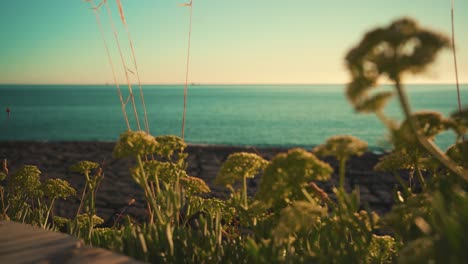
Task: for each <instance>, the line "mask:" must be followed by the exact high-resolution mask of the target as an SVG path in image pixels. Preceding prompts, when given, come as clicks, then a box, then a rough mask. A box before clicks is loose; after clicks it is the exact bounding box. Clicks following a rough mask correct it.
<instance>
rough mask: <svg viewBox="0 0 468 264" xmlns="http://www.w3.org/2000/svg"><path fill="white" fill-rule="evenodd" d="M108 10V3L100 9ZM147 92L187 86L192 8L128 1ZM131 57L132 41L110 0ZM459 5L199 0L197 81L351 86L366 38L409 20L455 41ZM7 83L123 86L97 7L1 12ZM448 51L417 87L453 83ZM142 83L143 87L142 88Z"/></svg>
mask: <svg viewBox="0 0 468 264" xmlns="http://www.w3.org/2000/svg"><path fill="white" fill-rule="evenodd" d="M95 2H96V3H98V2H99V1H97V0H96V1H95ZM122 3H123V7H124V10H125V16H126V20H127V23H128V27H129V31H130V32H131V36H132V40H133V43H134V46H135V51H136V58H137V61H138V68H139V73H140V76H141V80H142V82H143V83H145V84H179V83H183V82H184V80H185V63H186V55H187V42H188V27H189V9H188V8H187V7H181V6H178V5H177V4H180V3H183V0H122ZM109 5H110V8H111V10H112V12H113V13H112V14H113V15H112V19H113V21H114V23H115V24H116V25H117V33H118V36H119V40H120V44H121V46H122V52H123V54H124V58H125V60H127V61H128V63H127V64H128V65H129V68H131V69H132V70H133V71H134V68H133V67H132V65H133V64H132V62H131V57H130V54H131V53H130V49H129V43H128V38H127V35H126V31H125V30H124V27H122V23H120V20H119V15H118V9H117V7H116V4H115V1H114V0H109ZM450 6H451V1H450V0H437V1H436V0H411V1H409V0H391V1H389V0H327V1H316V0H232V1H227V0H193V29H192V42H191V57H190V58H191V63H190V69H191V70H190V75H189V82H193V83H203V84H257V83H259V84H260V83H266V84H283V83H288V84H311V83H346V82H348V81H349V74H348V72H347V71H346V68H345V66H344V56H345V55H346V53H347V51H348V50H349V49H350V48H352V47H353V46H354V45H356V44H357V43H358V42H359V41H360V39H361V38H362V36H363V34H364V33H365V32H366V31H368V30H371V29H374V28H375V27H379V26H387V25H388V24H390V23H391V21H392V20H395V19H397V18H401V17H404V16H407V17H412V18H414V19H416V20H417V21H418V22H419V23H420V24H421V25H422V26H424V27H427V28H431V29H434V30H437V31H441V32H444V33H446V34H447V35H448V36H450V34H451V22H450V21H451V17H450ZM467 12H468V1H460V0H459V1H455V22H456V24H455V30H456V37H457V39H456V45H457V53H458V54H457V55H458V67H459V77H460V81H461V82H463V83H468V31H467V27H466V25H468V16H467V15H466V14H467ZM99 14H100V17H101V20H102V25H103V28H104V32H105V39H106V40H107V42H108V43H109V47H110V50H111V56H112V59H113V61H114V64H115V67H116V70H117V75H118V81H119V82H122V83H123V82H125V79H124V74H123V73H124V71H123V70H122V66H121V64H119V62H120V57H119V55H118V51H117V48H116V42H115V41H114V39H113V34H112V33H113V31H112V29H111V27H110V24H109V19H108V17H107V13H106V12H105V9H103V8H101V10H100V12H99ZM0 36H1V39H0V83H3V84H105V83H113V78H112V72H111V68H110V66H109V63H108V59H107V56H106V51H105V48H104V45H103V41H102V38H101V35H100V33H99V29H98V26H97V23H96V20H95V17H94V13H93V10H92V9H90V8H89V3H86V2H83V1H81V0H42V1H36V0H4V1H2V3H1V4H0ZM452 56H453V55H452V53H451V51H450V50H445V51H443V52H442V53H441V54H440V56H439V58H438V60H437V63H435V64H434V65H433V66H432V67H431V68H430V69H429V71H428V72H427V73H424V74H422V75H418V76H414V77H408V78H407V79H406V81H407V82H409V83H453V82H454V80H455V73H454V66H453V57H452ZM134 81H135V80H134V79H133V82H134Z"/></svg>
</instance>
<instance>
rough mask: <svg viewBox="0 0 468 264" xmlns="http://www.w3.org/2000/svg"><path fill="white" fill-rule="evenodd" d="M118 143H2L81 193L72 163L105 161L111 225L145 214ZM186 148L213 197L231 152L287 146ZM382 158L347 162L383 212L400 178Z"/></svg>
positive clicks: (67, 206) (100, 206)
mask: <svg viewBox="0 0 468 264" xmlns="http://www.w3.org/2000/svg"><path fill="white" fill-rule="evenodd" d="M114 145H115V143H114V142H0V159H7V160H8V167H9V170H10V172H13V171H15V170H16V169H18V168H19V167H20V166H22V165H35V166H37V167H38V168H39V169H40V170H41V171H42V176H41V177H42V179H48V178H61V179H65V180H67V181H69V182H70V183H71V185H72V186H73V187H74V188H75V189H76V190H77V193H81V192H82V190H83V188H84V183H85V180H84V177H83V176H81V175H79V174H77V173H74V172H71V171H70V170H69V168H70V166H72V165H73V164H75V163H76V162H78V161H82V160H89V161H94V162H97V163H100V164H102V166H103V171H104V176H105V177H104V180H103V181H102V184H101V186H100V188H99V190H98V193H97V201H96V205H97V211H98V215H100V216H101V217H103V218H104V219H105V221H106V222H107V224H112V222H113V219H114V218H115V216H116V215H117V214H119V213H120V212H121V211H122V210H125V213H127V214H130V215H132V216H135V217H137V218H143V217H144V215H145V203H144V198H143V192H142V191H141V190H140V188H139V187H138V185H136V183H134V182H133V180H132V179H131V177H130V173H129V168H131V167H133V166H134V162H133V161H132V160H131V159H114V158H112V150H113V148H114ZM186 151H187V153H188V154H189V156H188V164H189V166H188V170H187V172H188V174H189V175H191V176H197V177H200V178H202V179H203V180H205V181H206V182H207V183H208V185H209V186H210V187H211V189H212V195H213V196H216V197H226V196H227V195H228V193H227V190H226V189H224V188H222V187H219V186H215V185H213V180H214V179H215V177H216V174H217V173H218V171H219V168H220V166H221V164H222V163H223V162H224V161H225V160H226V158H227V157H228V155H229V154H231V153H234V152H241V151H244V152H253V153H257V154H259V155H261V156H263V157H264V158H266V159H268V160H270V159H271V158H272V157H274V156H275V155H276V154H278V153H280V152H285V151H287V149H284V148H253V147H233V146H199V145H191V146H189V147H188V148H187V150H186ZM380 157H381V155H377V154H374V153H370V152H369V153H366V154H364V155H363V156H361V157H354V158H352V159H351V160H350V161H348V163H347V170H346V174H347V175H346V187H347V188H349V189H351V188H354V187H356V186H359V190H360V194H361V203H362V206H363V208H365V207H367V206H368V207H369V208H370V209H372V210H374V211H376V212H378V213H380V214H383V213H385V212H387V211H388V210H389V209H390V208H391V206H392V204H393V198H392V197H393V194H392V193H393V189H394V187H395V186H396V185H397V181H396V179H395V177H394V176H393V175H391V174H386V173H378V172H374V171H373V167H374V165H375V164H376V163H377V162H378V160H379V158H380ZM325 160H326V161H327V162H329V163H330V164H331V165H332V166H333V167H334V169H335V171H338V168H337V166H338V164H337V162H336V160H334V159H332V158H330V159H325ZM259 183H260V178H256V179H252V180H250V181H249V183H248V184H249V192H250V194H251V195H253V194H254V193H255V190H256V188H257V186H258V184H259ZM337 183H338V175H337V173H334V174H333V176H332V180H331V181H330V182H326V183H319V184H318V185H319V186H320V187H321V188H323V189H324V190H325V191H326V192H328V193H329V194H330V193H331V192H332V191H331V190H332V188H333V186H336V185H337ZM78 196H80V195H78ZM131 199H135V200H136V202H135V203H134V204H132V205H131V206H128V207H127V204H128V202H129V201H130V200H131ZM79 202H80V200H79V197H75V198H72V199H68V200H67V201H61V202H58V203H57V206H56V208H55V211H54V213H55V214H56V215H60V216H66V217H72V216H74V215H75V214H76V211H77V208H78V204H79Z"/></svg>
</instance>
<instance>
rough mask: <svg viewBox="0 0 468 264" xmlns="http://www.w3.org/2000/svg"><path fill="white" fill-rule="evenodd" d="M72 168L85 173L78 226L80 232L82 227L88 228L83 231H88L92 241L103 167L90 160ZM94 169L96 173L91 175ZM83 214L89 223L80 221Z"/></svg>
mask: <svg viewBox="0 0 468 264" xmlns="http://www.w3.org/2000/svg"><path fill="white" fill-rule="evenodd" d="M70 170H72V171H74V172H78V173H80V174H82V175H84V176H85V179H86V185H85V188H84V189H83V193H82V196H81V203H80V206H79V207H78V211H77V213H76V218H77V219H76V221H78V224H77V226H78V227H79V228H80V232H82V231H81V230H82V229H85V230H86V231H85V232H82V233H86V237H85V239H86V241H91V236H92V233H93V228H94V226H95V225H96V223H95V222H94V221H95V219H96V217H97V211H96V193H97V190H98V187H99V185H100V183H101V181H102V179H103V178H104V174H103V172H102V169H101V168H99V164H97V163H95V162H90V161H81V162H78V163H77V164H75V165H73V166H72V167H71V168H70ZM93 171H95V173H94V175H91V173H92V172H93ZM82 205H84V212H85V213H84V214H80V212H81V209H82ZM83 216H87V221H88V224H87V225H83V224H81V223H80V222H81V221H82V220H79V219H81V218H83ZM77 236H78V235H77Z"/></svg>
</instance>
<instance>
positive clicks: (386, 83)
mask: <svg viewBox="0 0 468 264" xmlns="http://www.w3.org/2000/svg"><path fill="white" fill-rule="evenodd" d="M346 84H348V82H342V83H339V82H336V83H332V82H316V83H201V82H200V83H198V82H191V83H189V84H188V86H200V85H346ZM392 84H393V83H391V82H382V83H379V84H378V85H392ZM405 84H412V85H428V84H441V85H442V84H444V85H451V84H453V85H456V84H457V83H456V82H406V83H405ZM459 84H460V85H468V82H460V83H459ZM0 85H2V86H5V85H18V86H21V85H36V86H41V85H55V86H57V85H70V86H80V85H99V86H115V84H114V83H0ZM119 85H120V86H128V84H126V83H119ZM131 85H132V86H138V83H134V84H131ZM141 85H142V86H144V85H174V86H176V85H177V86H180V85H182V86H184V85H185V83H142V84H141Z"/></svg>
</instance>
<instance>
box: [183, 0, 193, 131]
mask: <svg viewBox="0 0 468 264" xmlns="http://www.w3.org/2000/svg"><path fill="white" fill-rule="evenodd" d="M188 6H189V8H190V20H189V35H188V47H187V64H186V67H185V85H184V112H183V114H182V139H184V138H185V116H186V113H187V90H188V89H187V86H188V76H189V65H190V43H191V39H192V6H193V0H192V1H190V4H189V5H188Z"/></svg>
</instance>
